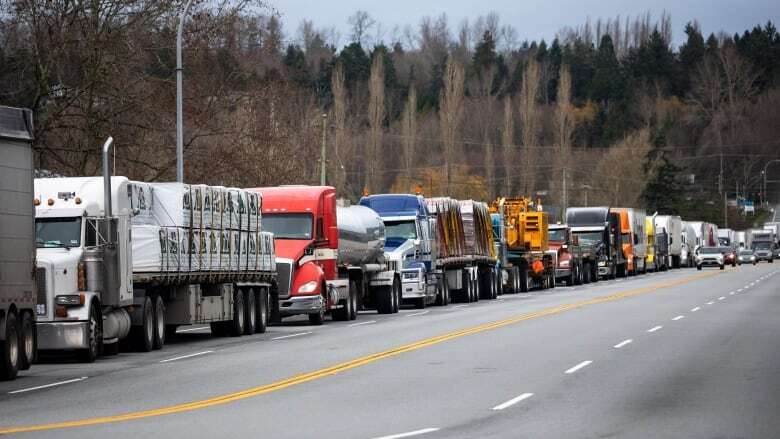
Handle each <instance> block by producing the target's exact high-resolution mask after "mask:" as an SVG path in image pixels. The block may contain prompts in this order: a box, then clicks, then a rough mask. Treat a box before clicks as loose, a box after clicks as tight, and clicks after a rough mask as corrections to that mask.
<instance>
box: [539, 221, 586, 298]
mask: <svg viewBox="0 0 780 439" xmlns="http://www.w3.org/2000/svg"><path fill="white" fill-rule="evenodd" d="M548 231H549V232H548V245H549V247H550V250H551V251H554V252H555V255H556V258H555V279H556V281H557V280H558V279H563V281H564V282H565V283H566V285H579V284H580V283H582V281H583V279H582V271H583V267H582V250H581V248H580V246H579V238H577V237H576V236H574V235H573V234H572V231H571V228H570V227H569V226H567V225H566V224H550V226H549V228H548Z"/></svg>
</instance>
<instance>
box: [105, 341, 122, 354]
mask: <svg viewBox="0 0 780 439" xmlns="http://www.w3.org/2000/svg"><path fill="white" fill-rule="evenodd" d="M103 355H105V356H107V357H113V356H114V355H119V341H115V342H114V343H109V344H103Z"/></svg>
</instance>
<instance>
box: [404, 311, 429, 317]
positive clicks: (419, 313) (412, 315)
mask: <svg viewBox="0 0 780 439" xmlns="http://www.w3.org/2000/svg"><path fill="white" fill-rule="evenodd" d="M429 312H430V311H422V312H416V313H414V314H407V315H406V317H414V316H424V315H425V314H428V313H429Z"/></svg>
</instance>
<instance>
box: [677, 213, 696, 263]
mask: <svg viewBox="0 0 780 439" xmlns="http://www.w3.org/2000/svg"><path fill="white" fill-rule="evenodd" d="M679 236H680V266H682V267H688V268H693V267H694V265H696V260H695V259H696V231H695V230H694V228H693V225H692V223H690V222H688V221H682V222H681V224H680V234H679Z"/></svg>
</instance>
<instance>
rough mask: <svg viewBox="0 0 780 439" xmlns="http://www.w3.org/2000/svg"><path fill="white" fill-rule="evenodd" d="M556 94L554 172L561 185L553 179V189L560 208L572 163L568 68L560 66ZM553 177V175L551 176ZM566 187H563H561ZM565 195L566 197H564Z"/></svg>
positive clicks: (572, 126)
mask: <svg viewBox="0 0 780 439" xmlns="http://www.w3.org/2000/svg"><path fill="white" fill-rule="evenodd" d="M558 77H559V79H558V92H557V99H556V104H555V130H556V133H555V134H556V143H557V147H558V148H557V149H558V151H557V153H556V155H555V162H556V165H557V166H556V169H555V170H556V171H560V172H561V173H562V175H561V183H560V185H558V183H557V179H556V178H553V179H552V182H553V183H554V184H553V187H555V188H559V189H560V191H556V192H559V193H557V194H556V195H557V198H559V199H560V201H561V203H560V204H561V206H562V207H564V208H565V207H566V205H567V204H568V198H569V197H568V187H569V185H570V184H571V181H572V179H573V177H574V176H573V175H572V174H571V173H570V172H569V167H570V166H571V161H572V150H571V142H572V135H573V133H574V128H575V125H574V106H573V105H572V103H571V72H570V71H569V66H568V65H566V64H561V68H560V72H559V74H558ZM553 175H554V176H555V174H553ZM564 184H565V185H566V187H564V186H563V185H564ZM564 195H566V196H564Z"/></svg>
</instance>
